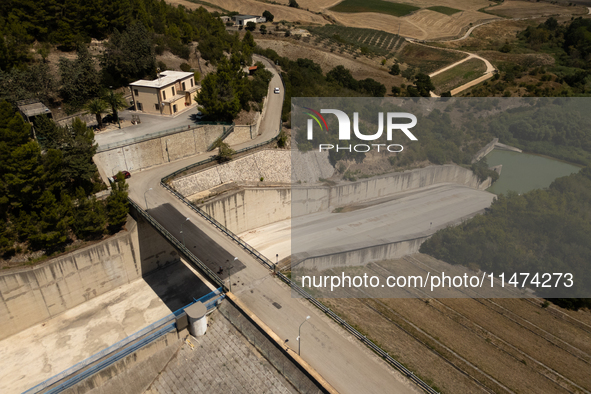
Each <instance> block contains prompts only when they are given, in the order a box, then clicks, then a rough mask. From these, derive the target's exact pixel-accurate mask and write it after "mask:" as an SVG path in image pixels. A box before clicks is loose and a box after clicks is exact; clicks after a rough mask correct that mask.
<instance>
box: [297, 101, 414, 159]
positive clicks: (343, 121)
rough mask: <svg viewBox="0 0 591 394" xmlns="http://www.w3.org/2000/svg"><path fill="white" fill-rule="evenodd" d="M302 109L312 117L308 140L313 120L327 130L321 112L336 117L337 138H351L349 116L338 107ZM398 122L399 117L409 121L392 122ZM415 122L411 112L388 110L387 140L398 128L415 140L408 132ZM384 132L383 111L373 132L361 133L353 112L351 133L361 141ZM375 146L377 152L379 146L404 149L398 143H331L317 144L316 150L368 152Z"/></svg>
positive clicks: (357, 117)
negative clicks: (316, 109) (337, 126)
mask: <svg viewBox="0 0 591 394" xmlns="http://www.w3.org/2000/svg"><path fill="white" fill-rule="evenodd" d="M304 109H306V110H308V111H310V112H305V114H307V115H309V116H311V117H312V119H308V124H307V126H308V130H307V131H308V140H312V139H313V137H314V121H316V124H318V126H319V127H320V129H321V130H325V129H326V131H328V125H327V123H326V119H324V117H323V116H322V114H333V115H335V116H336V117H337V120H338V122H339V140H340V141H347V140H351V119H350V118H349V116H348V115H347V114H346V113H345V112H343V111H341V110H338V109H321V110H320V112H318V111H315V110H313V109H312V108H308V107H304ZM395 119H396V121H397V122H398V121H399V120H400V119H409V120H410V123H394V120H395ZM416 124H417V117H416V116H414V115H413V114H410V113H408V112H388V113H386V139H387V140H388V141H392V136H393V134H394V133H393V131H394V130H400V131H402V132H403V133H404V134H405V135H406V136H407V137H408V138H409V139H410V140H411V141H417V137H415V136H414V134H413V133H411V132H410V130H409V129H411V128H413V127H414V126H416ZM383 132H384V113H383V112H378V130H377V131H376V132H375V133H374V134H363V133H361V131H359V113H358V112H354V113H353V133H354V134H355V137H356V138H357V139H359V140H362V141H375V140H377V139H379V138H380V137H381V136H382V134H383ZM372 147H375V148H376V149H377V150H378V152H379V151H380V148H381V147H385V148H386V149H387V150H388V152H393V153H397V152H402V150H403V149H404V148H403V146H402V145H400V144H389V145H388V144H371V145H368V144H356V145H350V144H349V145H347V146H340V145H338V144H337V145H336V146H335V145H333V144H319V145H318V150H319V151H320V152H322V150H331V149H336V151H337V152H338V151H343V150H346V151H349V152H351V151H352V150H353V151H355V152H368V151H370V150H371V149H372Z"/></svg>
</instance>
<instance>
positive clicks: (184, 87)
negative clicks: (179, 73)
mask: <svg viewBox="0 0 591 394" xmlns="http://www.w3.org/2000/svg"><path fill="white" fill-rule="evenodd" d="M182 85H183V91H185V90H187V87H186V86H185V83H184V82H183V83H182Z"/></svg>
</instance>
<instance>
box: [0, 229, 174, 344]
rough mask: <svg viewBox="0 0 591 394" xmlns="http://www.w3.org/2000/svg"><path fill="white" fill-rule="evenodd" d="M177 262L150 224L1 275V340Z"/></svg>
mask: <svg viewBox="0 0 591 394" xmlns="http://www.w3.org/2000/svg"><path fill="white" fill-rule="evenodd" d="M178 259H179V256H178V253H177V252H176V250H175V249H174V248H173V247H172V246H171V245H170V244H169V243H168V242H167V241H166V240H164V238H163V237H162V236H160V234H158V233H157V232H156V230H154V229H153V228H152V226H151V225H149V224H148V223H145V222H143V221H141V220H140V221H139V222H137V223H136V221H135V220H134V219H132V218H129V220H128V221H127V225H126V230H124V231H121V232H120V233H119V234H117V235H114V236H113V237H110V238H108V239H106V240H104V241H102V242H99V243H97V244H94V245H92V246H88V247H86V248H82V249H79V250H76V251H74V252H71V253H68V254H65V255H63V256H60V257H57V258H55V259H51V260H48V261H47V262H44V263H42V264H40V265H38V266H35V267H31V268H19V269H11V270H7V271H5V272H1V273H0V340H1V339H4V338H6V337H9V336H10V335H12V334H15V333H17V332H20V331H22V330H24V329H26V328H28V327H31V326H33V325H35V324H38V323H40V322H42V321H44V320H46V319H48V318H50V317H53V316H55V315H58V314H60V313H62V312H64V311H66V310H68V309H70V308H73V307H75V306H77V305H79V304H82V303H83V302H86V301H88V300H90V299H92V298H95V297H97V296H99V295H101V294H104V293H107V292H109V291H111V290H113V289H116V288H117V287H119V286H122V285H125V284H127V283H130V282H132V281H134V280H136V279H138V278H140V277H142V276H144V275H146V274H148V273H150V272H152V271H154V270H156V269H158V268H160V267H162V266H164V265H166V264H168V263H170V262H173V261H177V260H178Z"/></svg>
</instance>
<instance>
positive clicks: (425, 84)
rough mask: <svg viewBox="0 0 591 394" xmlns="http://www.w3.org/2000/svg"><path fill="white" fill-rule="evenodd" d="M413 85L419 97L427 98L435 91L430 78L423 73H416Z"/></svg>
mask: <svg viewBox="0 0 591 394" xmlns="http://www.w3.org/2000/svg"><path fill="white" fill-rule="evenodd" d="M415 85H416V88H417V90H418V92H419V95H421V97H429V96H430V92H431V91H433V90H435V86H434V85H433V82H431V78H430V77H429V76H428V75H427V74H424V73H418V74H417V75H416V76H415Z"/></svg>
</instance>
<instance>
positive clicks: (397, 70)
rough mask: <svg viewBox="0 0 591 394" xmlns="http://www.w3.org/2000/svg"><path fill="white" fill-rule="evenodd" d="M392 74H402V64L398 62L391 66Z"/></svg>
mask: <svg viewBox="0 0 591 394" xmlns="http://www.w3.org/2000/svg"><path fill="white" fill-rule="evenodd" d="M390 74H392V75H400V66H399V65H398V64H393V65H392V67H390Z"/></svg>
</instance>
